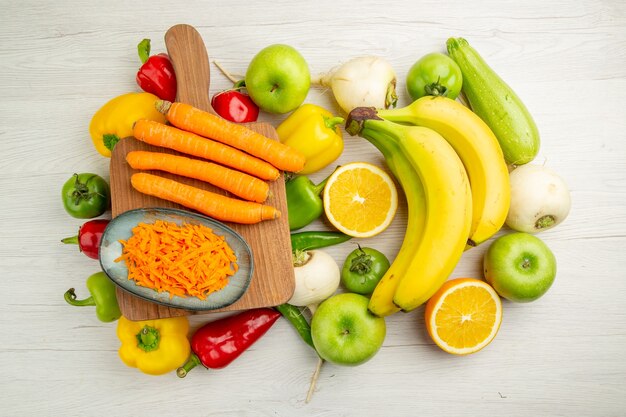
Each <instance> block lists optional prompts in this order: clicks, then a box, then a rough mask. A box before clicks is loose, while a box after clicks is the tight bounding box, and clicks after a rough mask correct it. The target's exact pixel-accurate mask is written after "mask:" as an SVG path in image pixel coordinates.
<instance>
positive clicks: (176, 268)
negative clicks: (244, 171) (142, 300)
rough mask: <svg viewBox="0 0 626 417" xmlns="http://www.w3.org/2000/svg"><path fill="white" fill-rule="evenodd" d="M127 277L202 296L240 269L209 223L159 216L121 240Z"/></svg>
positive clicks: (142, 283)
mask: <svg viewBox="0 0 626 417" xmlns="http://www.w3.org/2000/svg"><path fill="white" fill-rule="evenodd" d="M120 243H121V244H122V247H123V249H122V255H121V256H120V257H119V258H117V259H116V260H115V262H120V261H124V262H125V263H126V267H127V268H128V279H129V280H133V281H135V282H136V284H137V285H140V286H142V287H147V288H152V289H154V290H157V291H158V292H163V291H167V292H169V294H170V298H172V297H174V296H175V295H177V296H180V297H186V296H187V295H190V296H193V297H198V298H200V299H201V300H204V299H206V297H207V296H208V295H209V294H211V293H213V292H215V291H219V290H221V289H222V288H224V287H225V286H226V285H227V284H228V281H229V277H230V276H232V275H234V274H235V272H237V270H238V265H237V263H236V262H237V257H236V256H235V253H234V252H233V250H232V248H231V247H230V246H229V245H228V242H226V239H224V237H223V236H218V235H216V234H215V233H213V230H212V229H211V228H210V227H207V226H204V225H195V224H188V223H185V224H183V225H182V226H179V225H177V224H176V223H173V222H166V221H163V220H157V221H156V222H154V223H139V224H138V225H137V226H135V227H134V228H133V230H132V235H131V237H130V238H129V239H127V240H121V241H120Z"/></svg>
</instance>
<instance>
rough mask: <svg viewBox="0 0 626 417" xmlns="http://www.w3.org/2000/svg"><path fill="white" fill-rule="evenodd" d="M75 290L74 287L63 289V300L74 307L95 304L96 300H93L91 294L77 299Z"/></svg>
mask: <svg viewBox="0 0 626 417" xmlns="http://www.w3.org/2000/svg"><path fill="white" fill-rule="evenodd" d="M75 291H76V290H74V288H70V289H69V290H67V291H65V294H63V298H65V301H66V302H67V303H68V304H69V305H73V306H76V307H85V306H95V305H96V302H95V301H94V299H93V297H92V296H90V297H88V298H85V299H84V300H77V299H76V292H75Z"/></svg>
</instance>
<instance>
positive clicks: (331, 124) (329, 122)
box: [323, 116, 345, 130]
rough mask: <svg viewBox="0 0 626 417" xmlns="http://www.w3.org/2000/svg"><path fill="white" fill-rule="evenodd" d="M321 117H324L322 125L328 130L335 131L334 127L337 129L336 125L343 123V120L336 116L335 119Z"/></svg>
mask: <svg viewBox="0 0 626 417" xmlns="http://www.w3.org/2000/svg"><path fill="white" fill-rule="evenodd" d="M323 117H324V125H325V126H326V127H327V128H329V129H330V130H335V127H337V125H340V124H342V123H343V122H345V119H344V118H343V117H340V116H336V117H327V116H323Z"/></svg>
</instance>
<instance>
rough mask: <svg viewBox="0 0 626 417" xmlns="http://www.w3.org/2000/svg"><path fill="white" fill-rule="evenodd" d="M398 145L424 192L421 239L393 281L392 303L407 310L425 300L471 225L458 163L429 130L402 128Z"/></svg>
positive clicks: (469, 199)
mask: <svg viewBox="0 0 626 417" xmlns="http://www.w3.org/2000/svg"><path fill="white" fill-rule="evenodd" d="M402 130H403V131H404V132H405V134H404V135H401V136H400V140H399V144H400V148H401V149H402V151H403V153H404V154H405V155H406V157H407V159H408V160H409V162H410V163H411V165H412V166H413V169H415V171H416V172H417V173H418V175H419V177H420V179H421V182H422V185H423V186H424V194H425V196H426V220H425V225H424V230H423V232H422V233H423V236H422V242H421V244H420V245H419V246H418V247H417V249H416V250H415V252H414V256H413V257H412V259H411V261H410V263H409V265H408V269H407V272H406V273H405V274H404V276H403V277H402V278H401V279H400V281H399V282H398V285H397V288H396V293H395V295H394V297H393V303H394V304H396V305H397V306H398V307H400V308H401V309H402V310H404V311H411V310H413V309H415V308H417V307H419V306H420V305H421V304H423V303H424V302H425V301H427V300H428V299H429V298H430V297H431V296H432V295H433V294H434V293H435V292H436V291H437V290H438V289H439V288H440V287H441V285H442V284H443V283H444V282H445V281H446V279H447V278H448V276H450V274H451V273H452V271H453V270H454V267H455V266H456V264H457V263H458V262H459V259H461V256H462V255H463V250H464V248H465V245H466V242H467V236H468V235H469V232H470V228H471V226H472V191H471V189H470V183H469V179H468V176H467V172H466V171H465V168H464V166H463V163H462V162H461V160H460V159H459V156H458V155H457V154H456V152H455V151H454V149H453V148H452V147H451V146H450V145H449V144H448V143H447V142H446V140H445V139H443V138H442V137H441V135H439V134H438V133H436V132H435V131H434V130H431V129H429V128H425V127H420V126H410V127H402Z"/></svg>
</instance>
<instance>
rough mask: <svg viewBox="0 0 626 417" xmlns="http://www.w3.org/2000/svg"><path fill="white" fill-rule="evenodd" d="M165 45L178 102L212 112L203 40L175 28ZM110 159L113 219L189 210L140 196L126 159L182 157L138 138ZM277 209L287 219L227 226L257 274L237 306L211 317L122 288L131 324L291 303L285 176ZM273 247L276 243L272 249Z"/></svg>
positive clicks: (273, 193) (260, 127)
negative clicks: (137, 154) (144, 211)
mask: <svg viewBox="0 0 626 417" xmlns="http://www.w3.org/2000/svg"><path fill="white" fill-rule="evenodd" d="M165 44H166V45H167V51H168V53H169V55H170V58H171V60H172V63H173V65H174V69H175V71H176V81H177V93H176V94H177V100H178V101H182V102H184V103H188V104H191V105H193V106H195V107H197V108H199V109H202V110H207V111H209V110H211V111H212V108H211V103H210V101H209V99H208V89H209V84H210V70H209V60H208V56H207V51H206V48H205V46H204V42H203V41H202V37H201V36H200V34H199V33H198V32H197V31H196V29H195V28H193V27H192V26H189V25H176V26H173V27H171V28H170V29H168V31H167V32H166V34H165ZM247 126H248V127H249V128H250V129H253V130H255V131H257V132H259V133H261V134H263V135H265V136H267V137H269V138H271V139H274V140H278V135H277V134H276V130H274V128H273V127H272V126H270V125H269V124H267V123H249V124H247ZM119 145H121V146H116V147H115V149H114V150H113V153H112V155H111V165H110V179H111V180H110V183H111V200H112V210H111V214H112V216H113V217H115V216H118V215H120V214H122V213H123V212H125V211H127V210H131V209H136V208H144V207H168V208H170V207H171V208H178V209H186V208H185V207H183V206H181V205H179V204H176V203H172V202H169V201H164V200H162V199H160V198H157V197H153V196H148V195H145V194H142V193H140V192H138V191H137V190H135V189H134V188H133V187H132V186H131V184H130V177H131V176H132V175H133V174H134V173H136V172H139V171H138V170H134V169H132V168H131V167H130V165H128V163H127V162H126V155H127V154H128V152H131V151H138V150H142V151H153V152H167V153H171V154H175V155H182V154H181V153H180V152H175V151H172V150H168V149H164V148H159V147H156V146H151V145H148V144H146V143H143V142H140V141H138V140H136V139H135V138H133V137H130V138H125V139H123V140H122V141H121V142H120V143H119ZM152 173H153V174H155V175H159V176H162V177H165V178H170V179H172V180H175V181H178V182H181V183H184V184H187V185H190V186H193V187H196V188H200V189H203V190H207V191H211V192H214V193H218V194H222V195H229V193H228V192H226V191H224V190H222V189H220V188H218V187H215V186H213V185H211V184H209V183H206V182H204V181H200V180H194V179H190V178H185V177H181V176H178V175H174V174H169V173H165V172H159V171H153V172H152ZM265 204H267V205H271V206H274V207H276V208H277V209H278V210H279V211H280V212H281V213H283V216H282V217H281V218H278V219H275V220H272V221H264V222H261V223H258V224H254V225H242V224H234V223H228V224H227V225H228V226H230V227H231V228H233V229H234V230H235V231H237V232H238V233H239V234H240V235H241V236H242V237H243V238H244V239H245V240H246V242H247V243H248V245H250V249H251V250H252V256H253V259H254V270H253V273H252V280H251V281H250V286H249V287H248V289H247V291H246V292H245V293H244V295H243V296H242V297H241V298H240V299H239V300H237V301H236V302H235V303H233V304H231V305H229V306H227V307H224V308H221V309H219V310H212V311H187V310H182V309H177V308H171V307H168V306H164V305H160V304H156V303H152V302H150V301H147V300H144V299H141V298H139V297H137V296H135V295H133V294H131V293H129V292H127V291H125V290H123V289H122V288H118V289H117V297H118V302H119V304H120V309H121V310H122V313H123V314H124V317H127V318H128V319H130V320H148V319H161V318H167V317H177V316H187V315H191V314H207V313H214V312H223V311H237V310H246V309H250V308H257V307H273V306H276V305H279V304H282V303H284V302H286V301H288V300H289V298H290V297H291V295H292V294H293V290H294V285H295V283H294V272H293V267H292V266H291V263H292V260H291V242H290V238H289V223H288V219H287V216H286V213H287V202H286V197H285V179H284V176H283V175H282V174H281V176H280V177H279V178H278V179H277V180H275V181H272V182H271V183H270V197H269V198H268V199H267V201H266V202H265ZM268 242H272V243H271V244H268Z"/></svg>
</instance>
